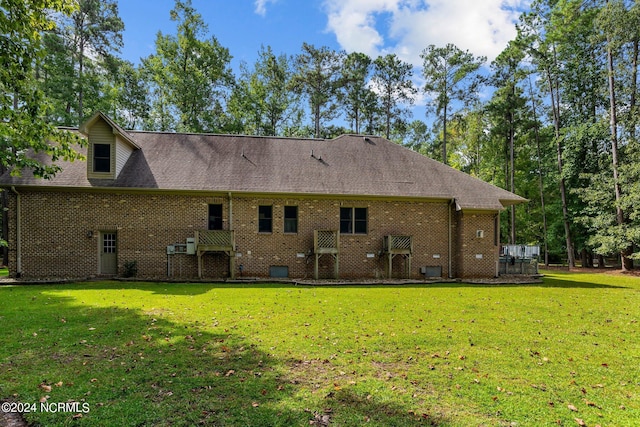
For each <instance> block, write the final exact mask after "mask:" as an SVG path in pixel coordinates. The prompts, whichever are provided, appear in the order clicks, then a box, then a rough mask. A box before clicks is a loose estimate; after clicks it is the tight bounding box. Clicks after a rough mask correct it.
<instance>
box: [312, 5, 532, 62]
mask: <svg viewBox="0 0 640 427" xmlns="http://www.w3.org/2000/svg"><path fill="white" fill-rule="evenodd" d="M529 3H530V0H324V3H323V4H324V7H325V11H326V13H327V18H328V21H327V30H328V31H330V32H333V33H334V34H335V35H336V38H337V40H338V43H339V44H340V46H341V47H342V48H343V49H344V50H346V51H347V52H353V51H358V52H363V53H366V54H367V55H369V56H372V57H375V56H378V55H381V54H382V55H384V54H387V53H395V54H397V55H398V57H400V58H401V59H402V60H404V61H406V62H409V63H411V64H413V65H414V66H416V67H421V66H422V60H421V59H420V53H421V52H422V51H423V50H424V49H425V48H426V47H427V46H428V45H430V44H434V45H436V46H444V45H446V44H447V43H453V44H455V45H456V46H458V47H459V48H460V49H463V50H469V51H470V52H471V53H473V54H474V55H476V56H486V57H487V58H488V61H491V60H493V59H495V57H496V56H497V55H498V54H499V53H500V52H501V51H502V50H503V49H504V48H505V47H506V45H507V42H508V41H509V40H512V39H513V38H514V37H515V36H516V29H515V22H516V20H517V18H518V16H519V14H520V11H522V10H523V9H524V8H526V7H528V5H529Z"/></svg>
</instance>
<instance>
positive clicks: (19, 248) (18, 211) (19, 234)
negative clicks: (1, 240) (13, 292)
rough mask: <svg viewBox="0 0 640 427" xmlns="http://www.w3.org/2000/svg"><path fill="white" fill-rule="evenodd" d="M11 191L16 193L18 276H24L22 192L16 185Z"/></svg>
mask: <svg viewBox="0 0 640 427" xmlns="http://www.w3.org/2000/svg"><path fill="white" fill-rule="evenodd" d="M11 191H13V192H14V193H15V194H16V277H17V278H20V276H22V230H21V228H20V219H21V218H22V215H21V208H20V205H21V203H20V193H18V191H17V190H16V187H14V186H11ZM7 237H8V236H7Z"/></svg>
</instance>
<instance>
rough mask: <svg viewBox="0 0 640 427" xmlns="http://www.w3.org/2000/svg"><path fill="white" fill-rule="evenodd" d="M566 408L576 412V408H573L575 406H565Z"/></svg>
mask: <svg viewBox="0 0 640 427" xmlns="http://www.w3.org/2000/svg"><path fill="white" fill-rule="evenodd" d="M567 408H569V409H570V410H571V411H574V412H578V408H576V407H575V406H573V405H572V404H568V405H567Z"/></svg>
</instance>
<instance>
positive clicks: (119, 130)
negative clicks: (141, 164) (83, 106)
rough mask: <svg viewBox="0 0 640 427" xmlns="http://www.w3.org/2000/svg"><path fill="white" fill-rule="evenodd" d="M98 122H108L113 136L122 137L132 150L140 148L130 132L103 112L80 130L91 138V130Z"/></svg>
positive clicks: (88, 120) (93, 116) (95, 114)
mask: <svg viewBox="0 0 640 427" xmlns="http://www.w3.org/2000/svg"><path fill="white" fill-rule="evenodd" d="M98 120H102V121H104V122H106V123H107V124H108V125H109V126H110V127H111V129H112V130H113V134H114V135H116V136H120V137H121V138H122V139H123V140H124V141H126V142H127V143H128V144H129V145H131V147H132V148H134V149H136V150H137V149H139V148H140V147H139V146H138V144H137V143H136V141H135V140H134V139H133V138H132V137H131V135H130V134H129V132H127V131H126V130H124V129H123V128H121V127H120V126H119V125H118V124H117V123H116V122H114V121H113V120H111V118H110V117H109V116H107V115H106V114H104V113H103V112H102V111H97V112H96V113H94V114H93V115H92V116H91V117H89V118H88V119H87V120H86V121H85V122H84V123H82V124H81V125H80V127H79V128H78V130H79V131H80V132H81V133H82V134H83V135H85V136H89V131H90V129H91V128H92V127H93V125H94V124H96V122H97V121H98Z"/></svg>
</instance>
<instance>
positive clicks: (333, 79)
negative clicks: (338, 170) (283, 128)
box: [291, 43, 344, 138]
mask: <svg viewBox="0 0 640 427" xmlns="http://www.w3.org/2000/svg"><path fill="white" fill-rule="evenodd" d="M343 57H344V52H336V51H333V50H331V49H329V48H328V47H321V48H316V47H315V46H313V45H310V44H307V43H303V44H302V53H300V54H298V55H296V57H295V60H294V75H293V78H292V82H291V83H292V90H293V91H294V93H297V94H300V95H303V96H305V97H306V98H307V100H308V101H309V108H310V110H311V116H312V117H313V126H314V130H313V134H314V136H315V137H316V138H320V135H321V134H322V129H321V128H322V125H323V123H324V122H325V121H329V120H332V119H334V118H335V117H336V115H337V113H336V112H337V106H338V105H337V94H338V90H339V88H340V84H341V79H340V76H341V74H340V69H341V67H342V60H343Z"/></svg>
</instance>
